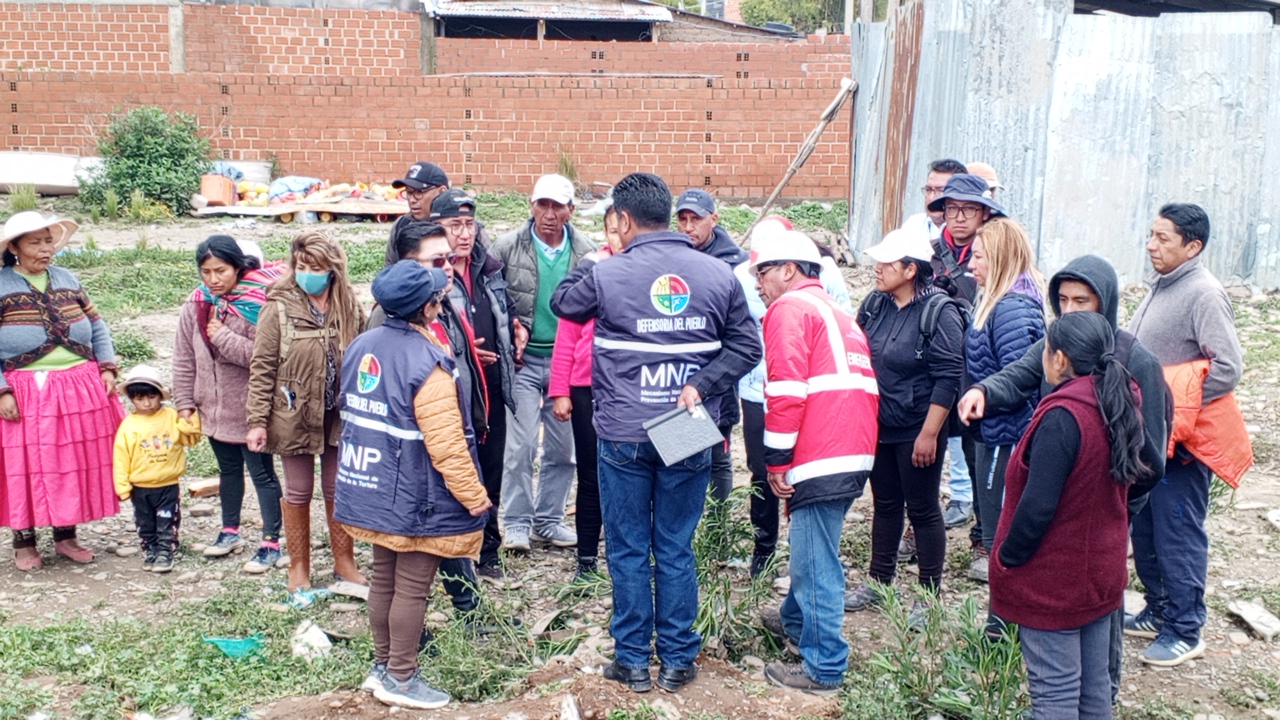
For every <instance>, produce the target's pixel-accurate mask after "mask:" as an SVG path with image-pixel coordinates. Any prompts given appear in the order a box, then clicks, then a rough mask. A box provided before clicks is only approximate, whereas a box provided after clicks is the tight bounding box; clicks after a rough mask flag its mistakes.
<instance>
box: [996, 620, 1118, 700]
mask: <svg viewBox="0 0 1280 720" xmlns="http://www.w3.org/2000/svg"><path fill="white" fill-rule="evenodd" d="M1018 640H1019V642H1020V643H1021V644H1022V657H1023V659H1024V660H1026V662H1027V685H1028V686H1029V687H1030V690H1031V718H1032V720H1067V719H1068V718H1069V719H1070V720H1076V719H1077V718H1079V720H1100V719H1102V718H1107V719H1109V718H1110V717H1111V680H1110V677H1109V676H1110V671H1109V666H1110V654H1111V650H1110V647H1111V613H1107V614H1106V615H1103V616H1102V617H1100V618H1098V619H1097V620H1094V621H1093V622H1091V623H1089V624H1088V625H1085V626H1084V627H1080V628H1074V629H1071V630H1036V629H1033V628H1029V627H1026V626H1025V625H1024V626H1020V627H1019V628H1018Z"/></svg>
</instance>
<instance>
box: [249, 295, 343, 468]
mask: <svg viewBox="0 0 1280 720" xmlns="http://www.w3.org/2000/svg"><path fill="white" fill-rule="evenodd" d="M281 305H283V306H284V312H285V317H286V322H287V323H289V324H290V325H291V326H292V327H288V328H282V327H281V326H280V306H281ZM355 313H356V317H354V318H340V317H339V315H340V314H341V313H340V312H339V308H337V307H334V306H332V305H331V306H330V308H329V314H328V317H327V322H326V323H325V326H324V327H320V326H319V325H317V324H316V321H315V318H314V317H312V315H311V307H310V303H309V302H308V301H307V299H306V296H305V295H304V294H303V292H302V290H301V289H299V288H298V286H297V285H296V284H294V283H292V282H287V281H282V284H276V285H272V286H271V289H270V290H269V291H268V292H267V303H266V305H264V306H263V308H262V313H261V315H260V316H259V318H258V335H257V337H256V338H254V341H253V359H252V360H251V361H250V362H249V398H248V411H249V412H248V424H249V429H253V428H266V429H267V448H266V451H267V452H269V453H272V454H274V455H320V454H322V453H323V452H324V449H325V448H326V447H327V446H337V445H338V442H339V440H340V439H341V436H342V428H341V425H340V424H339V423H334V424H333V426H332V428H331V429H330V432H329V434H328V436H327V437H326V436H325V432H324V414H325V410H324V394H325V356H326V354H327V348H328V346H330V345H332V346H333V348H334V359H335V362H336V363H337V366H338V369H339V370H340V369H341V368H342V354H343V351H344V350H346V345H345V344H344V343H343V342H342V340H341V338H342V335H343V329H342V324H343V322H344V321H345V322H347V323H353V324H354V328H353V329H352V330H353V331H352V332H351V333H350V335H351V336H353V337H354V336H355V335H357V334H359V333H361V332H364V328H365V314H364V310H363V309H362V308H360V307H359V306H357V307H356V308H355ZM286 333H291V334H292V336H293V339H292V340H291V341H290V343H289V352H288V355H287V356H286V357H285V358H284V360H283V361H281V359H280V350H281V341H282V339H283V337H284V335H285V334H286ZM286 390H287V392H286ZM339 393H341V383H339Z"/></svg>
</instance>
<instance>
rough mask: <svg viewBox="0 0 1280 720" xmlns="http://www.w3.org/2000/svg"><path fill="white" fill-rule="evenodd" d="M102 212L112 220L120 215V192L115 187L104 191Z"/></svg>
mask: <svg viewBox="0 0 1280 720" xmlns="http://www.w3.org/2000/svg"><path fill="white" fill-rule="evenodd" d="M102 214H103V215H106V216H107V218H108V219H110V220H115V219H116V218H118V217H120V193H118V192H116V189H115V188H107V189H106V190H103V191H102Z"/></svg>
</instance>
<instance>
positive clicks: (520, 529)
mask: <svg viewBox="0 0 1280 720" xmlns="http://www.w3.org/2000/svg"><path fill="white" fill-rule="evenodd" d="M502 547H504V548H506V549H508V550H520V551H522V552H529V549H530V545H529V528H527V527H524V526H523V525H514V526H509V527H507V528H506V531H505V532H503V534H502Z"/></svg>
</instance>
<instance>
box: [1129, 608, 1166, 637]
mask: <svg viewBox="0 0 1280 720" xmlns="http://www.w3.org/2000/svg"><path fill="white" fill-rule="evenodd" d="M1163 629H1164V621H1163V620H1161V619H1160V618H1159V617H1158V616H1156V614H1155V613H1153V612H1151V608H1149V607H1146V608H1143V609H1142V612H1140V613H1138V614H1137V615H1130V614H1128V613H1125V616H1124V634H1125V635H1128V636H1129V637H1140V638H1147V639H1149V640H1155V639H1156V638H1158V637H1160V631H1161V630H1163Z"/></svg>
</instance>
